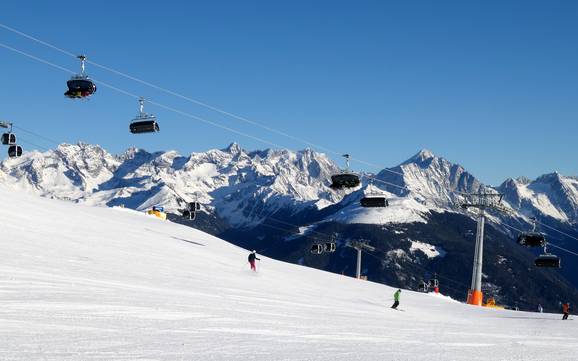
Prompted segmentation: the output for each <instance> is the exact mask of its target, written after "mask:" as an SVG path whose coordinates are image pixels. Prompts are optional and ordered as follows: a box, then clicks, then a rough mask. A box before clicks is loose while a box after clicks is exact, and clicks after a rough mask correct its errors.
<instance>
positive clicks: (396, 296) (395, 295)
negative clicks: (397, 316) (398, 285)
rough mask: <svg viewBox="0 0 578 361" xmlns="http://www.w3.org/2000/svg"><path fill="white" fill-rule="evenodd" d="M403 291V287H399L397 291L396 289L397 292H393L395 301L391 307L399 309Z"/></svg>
mask: <svg viewBox="0 0 578 361" xmlns="http://www.w3.org/2000/svg"><path fill="white" fill-rule="evenodd" d="M400 293H401V289H398V290H397V291H395V293H394V294H393V300H394V301H395V302H393V306H391V308H393V309H396V310H397V306H399V294H400Z"/></svg>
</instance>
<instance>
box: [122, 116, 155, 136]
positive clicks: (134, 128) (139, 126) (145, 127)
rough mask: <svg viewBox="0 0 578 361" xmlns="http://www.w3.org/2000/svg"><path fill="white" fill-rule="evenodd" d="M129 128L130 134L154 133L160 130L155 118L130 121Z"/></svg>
mask: <svg viewBox="0 0 578 361" xmlns="http://www.w3.org/2000/svg"><path fill="white" fill-rule="evenodd" d="M129 130H130V132H131V133H132V134H142V133H155V132H158V131H160V128H159V125H158V123H157V122H156V120H155V119H149V120H141V121H133V122H132V123H130V126H129Z"/></svg>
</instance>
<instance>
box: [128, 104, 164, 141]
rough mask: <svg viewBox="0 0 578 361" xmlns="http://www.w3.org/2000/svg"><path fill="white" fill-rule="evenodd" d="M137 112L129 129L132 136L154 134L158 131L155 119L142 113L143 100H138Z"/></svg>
mask: <svg viewBox="0 0 578 361" xmlns="http://www.w3.org/2000/svg"><path fill="white" fill-rule="evenodd" d="M138 102H139V112H138V114H137V116H136V118H134V119H133V120H132V122H131V123H130V126H129V129H130V132H131V133H132V134H143V133H155V132H158V131H160V128H159V124H158V123H157V118H156V117H155V116H154V115H152V114H147V113H145V112H144V98H140V99H139V100H138Z"/></svg>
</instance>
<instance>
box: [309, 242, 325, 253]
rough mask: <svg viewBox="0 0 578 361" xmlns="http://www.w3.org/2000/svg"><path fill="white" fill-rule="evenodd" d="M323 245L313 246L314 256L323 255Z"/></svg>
mask: <svg viewBox="0 0 578 361" xmlns="http://www.w3.org/2000/svg"><path fill="white" fill-rule="evenodd" d="M323 249H324V247H323V245H322V244H317V243H316V244H314V245H312V246H311V253H313V254H322V253H323Z"/></svg>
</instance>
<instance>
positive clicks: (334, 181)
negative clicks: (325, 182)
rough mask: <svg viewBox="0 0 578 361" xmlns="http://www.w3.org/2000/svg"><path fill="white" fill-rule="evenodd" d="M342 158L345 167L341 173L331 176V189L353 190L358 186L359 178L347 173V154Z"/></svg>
mask: <svg viewBox="0 0 578 361" xmlns="http://www.w3.org/2000/svg"><path fill="white" fill-rule="evenodd" d="M343 157H344V158H345V164H346V167H345V170H344V171H342V172H341V173H339V174H334V175H332V176H331V188H333V189H343V188H355V187H357V186H358V185H359V184H360V181H359V176H358V175H357V174H355V173H351V172H349V158H350V156H349V154H344V155H343Z"/></svg>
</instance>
